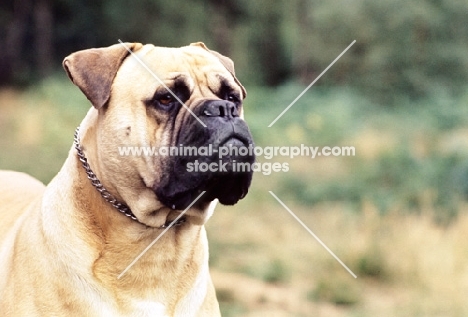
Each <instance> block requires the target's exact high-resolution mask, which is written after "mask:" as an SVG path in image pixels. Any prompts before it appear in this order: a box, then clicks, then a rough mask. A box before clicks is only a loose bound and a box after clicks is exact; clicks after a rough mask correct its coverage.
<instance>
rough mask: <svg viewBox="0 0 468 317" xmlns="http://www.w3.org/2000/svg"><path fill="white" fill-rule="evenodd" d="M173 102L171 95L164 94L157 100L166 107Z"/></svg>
mask: <svg viewBox="0 0 468 317" xmlns="http://www.w3.org/2000/svg"><path fill="white" fill-rule="evenodd" d="M173 101H174V96H172V95H171V94H164V95H162V96H160V97H159V98H158V102H159V103H160V104H161V105H163V106H168V105H169V104H170V103H171V102H173Z"/></svg>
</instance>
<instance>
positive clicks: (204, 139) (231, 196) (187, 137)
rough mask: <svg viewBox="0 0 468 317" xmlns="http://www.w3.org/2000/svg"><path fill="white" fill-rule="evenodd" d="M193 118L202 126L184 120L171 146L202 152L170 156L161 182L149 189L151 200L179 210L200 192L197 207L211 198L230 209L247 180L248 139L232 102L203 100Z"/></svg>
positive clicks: (245, 188) (249, 169) (244, 190)
mask: <svg viewBox="0 0 468 317" xmlns="http://www.w3.org/2000/svg"><path fill="white" fill-rule="evenodd" d="M194 114H195V115H196V116H197V117H198V118H199V119H200V120H201V121H202V122H203V123H204V124H205V125H206V127H203V126H202V125H201V124H200V122H198V120H197V119H196V118H194V117H193V116H187V119H186V122H184V124H183V129H181V131H180V132H179V135H178V137H177V141H176V142H177V143H176V144H177V145H178V146H180V145H182V146H184V147H190V148H192V149H194V148H197V149H202V148H203V149H204V151H198V153H196V154H193V151H192V153H191V155H178V156H176V157H170V158H169V161H168V162H166V163H167V164H165V165H166V166H165V168H166V170H165V173H164V176H163V178H162V181H161V182H160V184H158V186H157V188H155V189H154V190H155V192H156V195H157V196H158V198H159V200H160V201H161V202H162V203H164V204H165V205H166V206H168V207H171V208H175V209H180V210H182V209H185V208H186V207H187V206H188V205H189V204H190V203H191V202H192V201H193V200H194V199H195V198H196V197H197V196H198V195H199V194H200V193H201V192H202V191H206V193H205V194H204V195H203V197H202V198H201V201H202V202H209V201H212V200H214V199H216V198H217V199H219V201H220V202H221V203H222V204H225V205H233V204H235V203H237V201H239V199H242V198H243V197H244V196H245V195H246V194H247V191H248V189H249V186H250V183H251V181H252V173H253V172H252V164H253V163H254V162H255V156H254V154H253V151H252V148H253V145H254V144H253V140H252V135H251V133H250V131H249V128H248V126H247V124H246V122H245V121H244V120H243V119H241V118H240V117H239V109H238V106H237V105H236V104H235V103H233V102H230V101H226V100H206V101H204V102H202V103H201V104H200V105H199V106H197V107H196V108H195V111H194ZM200 152H201V153H200ZM179 154H180V153H179Z"/></svg>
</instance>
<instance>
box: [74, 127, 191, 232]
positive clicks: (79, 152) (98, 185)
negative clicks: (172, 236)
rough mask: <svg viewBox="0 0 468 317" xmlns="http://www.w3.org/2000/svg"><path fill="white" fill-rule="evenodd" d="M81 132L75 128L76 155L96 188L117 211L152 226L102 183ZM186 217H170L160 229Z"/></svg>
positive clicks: (182, 221) (180, 222)
mask: <svg viewBox="0 0 468 317" xmlns="http://www.w3.org/2000/svg"><path fill="white" fill-rule="evenodd" d="M79 132H80V128H79V127H78V128H76V130H75V135H74V140H73V146H74V147H75V150H76V155H77V156H78V159H79V160H80V162H81V164H82V166H83V169H84V170H85V172H86V175H87V176H88V179H89V180H90V182H91V184H92V185H93V186H94V187H95V188H96V190H97V191H98V192H99V193H100V194H101V196H102V198H103V199H104V200H106V201H107V202H108V203H109V204H111V205H112V206H113V207H114V208H115V209H116V210H117V211H119V212H120V213H122V214H123V215H125V216H127V217H128V218H130V219H132V220H134V221H136V222H138V223H139V224H141V225H143V226H146V227H150V226H148V225H147V224H145V223H143V222H141V221H140V220H139V219H138V218H137V216H135V215H134V214H133V212H132V210H131V209H130V207H128V206H127V205H126V204H124V203H123V202H120V201H118V200H117V199H116V198H115V197H114V196H113V195H112V194H111V193H110V192H109V191H108V190H107V189H106V188H105V187H104V185H103V184H102V183H101V181H100V180H99V178H98V177H97V176H96V174H95V173H94V172H93V170H92V169H91V166H90V165H89V163H88V159H87V158H86V155H85V153H84V152H83V149H82V148H81V144H80V137H79ZM186 220H187V219H186V217H184V216H183V214H182V213H181V214H179V215H177V216H175V219H174V220H170V218H169V217H168V220H167V221H166V222H165V223H164V224H163V225H162V226H159V227H158V229H169V228H172V227H177V226H180V225H182V224H183V223H185V222H186Z"/></svg>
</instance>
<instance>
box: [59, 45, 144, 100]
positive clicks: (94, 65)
mask: <svg viewBox="0 0 468 317" xmlns="http://www.w3.org/2000/svg"><path fill="white" fill-rule="evenodd" d="M142 46H143V45H142V44H140V43H125V44H115V45H112V46H109V47H105V48H92V49H87V50H83V51H78V52H76V53H73V54H71V55H69V56H67V57H66V58H65V59H64V60H63V63H62V65H63V68H64V69H65V71H66V72H67V74H68V77H69V78H70V79H71V81H72V82H73V83H74V84H75V85H76V86H78V87H79V88H80V89H81V91H82V92H83V93H84V94H85V96H86V98H88V99H89V101H91V103H92V104H93V106H94V107H95V108H96V109H99V108H101V107H102V106H103V105H105V104H106V103H107V102H108V101H109V97H110V92H111V86H112V82H113V81H114V78H115V75H116V74H117V71H118V69H119V67H120V65H121V64H122V62H123V60H124V59H125V58H126V57H127V56H128V54H130V53H129V52H128V50H127V48H128V49H130V50H131V51H136V50H138V49H140V48H141V47H142Z"/></svg>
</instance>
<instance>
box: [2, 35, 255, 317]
mask: <svg viewBox="0 0 468 317" xmlns="http://www.w3.org/2000/svg"><path fill="white" fill-rule="evenodd" d="M63 66H64V68H65V70H66V72H67V74H68V76H69V78H70V79H71V81H72V82H73V83H74V84H75V85H76V86H77V87H78V88H79V89H80V90H81V91H82V92H83V93H84V95H85V96H86V97H87V98H88V100H89V101H90V103H91V105H92V107H90V110H89V112H88V114H87V115H86V117H85V118H84V120H83V121H82V122H81V124H80V126H79V128H78V129H77V131H76V132H75V136H74V138H73V137H72V135H73V133H72V131H70V143H73V145H72V147H71V150H70V152H69V155H68V158H67V159H66V161H65V163H64V165H63V167H62V168H61V170H60V172H59V173H58V174H57V176H56V177H55V178H54V179H53V180H52V181H51V182H50V184H49V185H48V186H44V185H43V184H42V183H40V182H39V181H37V180H35V179H34V178H32V177H30V176H28V175H25V174H22V173H18V172H11V171H3V172H0V201H1V204H0V218H1V221H0V316H27V317H32V316H41V317H43V316H96V317H102V316H109V317H119V316H161V317H162V316H167V317H169V316H170V317H190V316H210V317H211V316H219V315H220V311H219V306H218V302H217V299H216V294H215V289H214V287H213V284H212V281H211V277H210V274H209V270H208V244H207V238H206V232H205V228H204V224H205V223H206V221H208V219H209V217H210V216H211V214H212V213H213V210H214V207H215V204H216V202H217V201H219V202H221V203H222V204H227V205H233V204H235V203H237V202H238V201H239V199H242V198H243V197H244V196H245V195H246V194H247V191H248V189H249V186H250V183H251V180H252V172H251V170H250V169H249V168H243V169H242V170H241V169H238V168H237V166H238V164H242V166H244V167H245V166H246V167H249V165H251V164H252V163H253V162H254V160H255V158H254V156H253V155H252V154H251V153H250V152H248V151H246V149H248V148H251V147H252V146H253V140H252V136H251V134H250V131H249V128H248V126H247V124H246V122H245V121H244V118H243V107H242V102H243V99H244V98H245V97H246V91H245V89H244V87H243V86H242V85H241V84H240V82H239V80H238V79H237V78H236V76H235V72H234V64H233V62H232V61H231V60H230V59H229V58H227V57H225V56H223V55H221V54H219V53H217V52H215V51H211V50H209V49H208V48H207V47H206V46H205V45H204V44H203V43H194V44H191V45H189V46H185V47H181V48H166V47H156V46H153V45H142V44H138V43H121V44H116V45H113V46H110V47H106V48H98V49H89V50H84V51H79V52H76V53H73V54H71V55H70V56H68V57H67V58H65V60H64V62H63ZM64 102H66V101H64ZM83 106H86V105H83ZM124 148H126V149H127V150H128V149H133V150H134V151H133V152H131V153H130V154H129V153H126V154H125V155H124V154H122V149H124ZM226 148H227V149H229V152H228V151H226ZM142 149H153V152H152V153H149V152H148V151H142ZM161 149H166V152H165V155H161V151H159V150H161ZM202 149H203V150H202ZM221 150H223V153H224V154H225V153H229V155H223V156H220V155H219V153H220V151H221ZM163 232H164V234H163V235H161V233H163ZM156 238H158V240H157V242H156V244H155V245H154V246H153V247H151V248H149V249H148V250H147V252H146V253H144V254H143V255H142V256H141V257H140V258H138V260H137V261H134V260H135V259H136V257H137V256H138V255H139V254H140V253H141V252H142V251H143V250H144V249H145V248H146V247H147V246H149V245H150V244H151V243H153V241H155V239H156ZM130 263H132V265H131V267H129V265H130ZM123 272H125V274H122V273H123Z"/></svg>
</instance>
